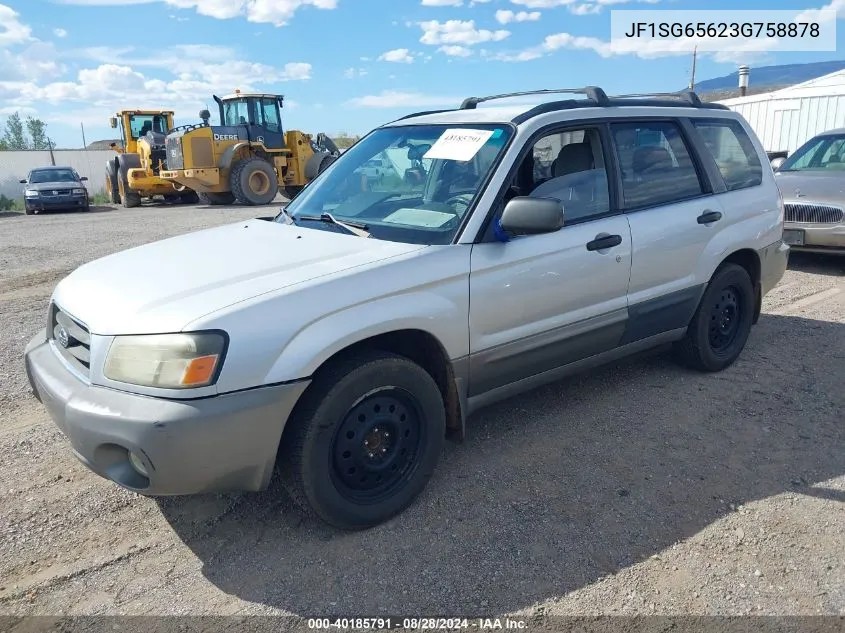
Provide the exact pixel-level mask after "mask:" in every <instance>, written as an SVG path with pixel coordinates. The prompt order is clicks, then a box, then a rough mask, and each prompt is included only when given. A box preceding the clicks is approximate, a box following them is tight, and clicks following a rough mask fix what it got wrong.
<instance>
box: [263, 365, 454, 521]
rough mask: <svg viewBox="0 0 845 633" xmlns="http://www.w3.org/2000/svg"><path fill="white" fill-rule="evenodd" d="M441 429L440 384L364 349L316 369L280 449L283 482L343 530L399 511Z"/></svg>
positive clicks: (431, 459)
mask: <svg viewBox="0 0 845 633" xmlns="http://www.w3.org/2000/svg"><path fill="white" fill-rule="evenodd" d="M445 433H446V415H445V409H444V406H443V399H442V397H441V394H440V390H439V389H438V387H437V384H436V383H435V382H434V379H433V378H432V377H431V376H430V375H429V374H428V372H426V371H425V370H424V369H423V368H422V367H420V366H419V365H417V364H415V363H413V362H411V361H410V360H408V359H406V358H404V357H401V356H397V355H394V354H387V353H383V352H365V353H361V354H357V355H355V356H351V357H349V358H347V359H345V360H343V361H340V362H335V363H333V364H331V365H329V366H327V367H325V368H323V369H321V370H319V371H318V372H317V375H316V376H315V378H314V382H313V383H312V384H311V386H310V387H309V389H308V391H307V392H306V393H305V394H304V396H303V399H302V401H301V402H300V403H299V404H298V405H297V408H296V410H295V412H294V414H293V417H292V418H291V420H290V422H289V426H288V429H287V430H286V432H285V436H284V438H283V440H282V446H281V449H280V460H279V464H280V469H281V472H282V477H283V482H284V485H285V487H286V488H287V489H288V491H289V492H290V494H291V497H292V498H293V499H294V500H295V501H296V503H297V504H298V505H299V506H300V507H302V508H303V509H304V510H305V511H306V512H309V513H313V514H316V515H317V516H318V517H319V518H321V519H323V520H324V521H326V522H327V523H330V524H332V525H334V526H337V527H340V528H345V529H363V528H367V527H371V526H373V525H376V524H378V523H381V522H383V521H386V520H387V519H389V518H390V517H392V516H394V515H396V514H398V513H399V512H401V511H402V510H404V509H405V508H406V507H407V506H409V505H410V504H411V503H412V502H413V501H414V499H416V497H417V496H418V495H419V494H420V492H421V491H422V490H423V489H424V488H425V486H426V484H427V483H428V480H429V479H430V477H431V474H432V472H433V471H434V468H435V466H436V465H437V462H438V459H439V457H440V452H441V450H442V447H443V439H444V437H445Z"/></svg>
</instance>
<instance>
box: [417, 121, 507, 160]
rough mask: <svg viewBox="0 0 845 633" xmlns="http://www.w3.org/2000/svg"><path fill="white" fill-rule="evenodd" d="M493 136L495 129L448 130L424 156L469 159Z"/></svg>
mask: <svg viewBox="0 0 845 633" xmlns="http://www.w3.org/2000/svg"><path fill="white" fill-rule="evenodd" d="M491 136H493V130H464V129H461V128H457V129H451V130H446V131H445V132H443V134H442V135H441V136H440V138H439V139H437V142H436V143H435V144H434V145H432V146H431V149H430V150H428V151H427V152H426V153H425V156H423V158H440V159H443V160H459V161H468V160H472V157H473V156H475V155H476V154H477V153H478V150H480V149H481V148H482V147H483V146H484V144H485V143H486V142H487V141H488V140H489V139H490V137H491Z"/></svg>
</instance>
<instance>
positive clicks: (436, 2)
mask: <svg viewBox="0 0 845 633" xmlns="http://www.w3.org/2000/svg"><path fill="white" fill-rule="evenodd" d="M462 4H463V2H462V1H461V0H422V5H423V6H424V7H459V6H461V5H462Z"/></svg>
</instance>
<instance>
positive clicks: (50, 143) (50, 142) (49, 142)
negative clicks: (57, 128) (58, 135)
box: [47, 136, 56, 167]
mask: <svg viewBox="0 0 845 633" xmlns="http://www.w3.org/2000/svg"><path fill="white" fill-rule="evenodd" d="M47 147H49V148H50V164H51V165H52V166H53V167H55V166H56V157H55V156H54V155H53V139H51V138H50V137H49V136H48V137H47Z"/></svg>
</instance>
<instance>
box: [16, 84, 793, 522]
mask: <svg viewBox="0 0 845 633" xmlns="http://www.w3.org/2000/svg"><path fill="white" fill-rule="evenodd" d="M562 92H565V91H562ZM579 92H582V93H583V94H584V95H585V98H583V99H578V100H573V99H571V98H567V99H566V100H564V101H555V102H551V103H544V104H542V105H539V106H536V107H531V106H508V107H487V108H482V109H477V108H476V106H477V105H478V103H480V102H481V101H483V99H481V100H479V99H469V100H467V101H466V102H465V103H464V104H463V105H462V107H461V108H458V109H454V110H448V111H442V112H435V113H432V112H429V113H419V114H416V115H410V116H408V117H405V118H403V119H401V120H398V121H395V122H392V123H389V124H387V125H384V126H382V127H380V128H378V129H376V130H374V131H373V132H371V133H370V134H369V135H367V136H366V137H365V138H364V139H363V140H361V141H360V142H358V143H357V144H356V145H355V146H354V147H352V148H351V149H350V150H349V151H347V152H345V153H344V154H343V155H342V156H341V157H340V158H339V159H338V160H337V161H336V162H335V163H334V164H333V165H332V167H331V169H328V170H326V171H325V172H323V173H322V174H321V175H320V176H318V177H317V178H316V179H315V180H314V181H312V183H311V184H310V185H309V186H308V187H307V188H306V189H305V190H303V192H302V193H301V194H300V195H299V196H297V197H296V199H294V200H293V201H292V202H290V204H289V205H288V206H287V207H286V208H283V209H282V211H281V212H280V214H279V215H278V216H277V217H276V218H274V219H271V220H270V221H266V220H261V219H255V220H251V221H247V222H238V223H236V224H231V225H228V226H223V227H218V228H213V229H209V230H205V231H200V232H196V233H190V234H188V235H183V236H180V237H175V238H171V239H167V240H164V241H161V242H156V243H152V244H148V245H145V246H141V247H139V248H133V249H131V250H128V251H125V252H121V253H117V254H114V255H110V256H108V257H105V258H103V259H99V260H96V261H93V262H91V263H88V264H86V265H85V266H83V267H81V268H79V269H77V270H76V271H75V272H73V273H71V274H70V275H69V276H68V277H66V278H65V279H64V280H62V281H61V282H60V283H59V284H58V286H57V287H56V289H55V291H54V293H53V296H52V298H51V300H50V303H49V309H48V315H47V317H46V321H47V323H49V328H48V329H46V330H45V331H43V332H41V333H40V334H38V335H37V336H36V337H35V338H33V340H32V341H31V342H30V343H29V345H28V347H27V349H26V352H25V357H26V368H27V372H28V375H29V377H30V381H31V384H32V388H33V391H34V393H35V394H36V396H37V397H38V398H39V399H40V400H41V402H42V403H43V404H44V405H45V406H46V408H47V410H48V411H49V412H50V415H51V416H52V418H53V419H54V420H55V421H56V423H57V424H58V426H59V427H60V428H61V430H62V431H63V432H64V433H65V434H66V436H67V437H68V438H69V439H70V443H71V444H72V446H73V449H74V452H75V454H76V455H77V456H78V457H79V458H80V459H81V460H82V461H83V462H84V463H85V464H86V465H87V466H88V467H90V468H91V469H92V470H93V471H95V472H96V473H99V474H100V475H101V476H103V477H106V478H108V479H110V480H112V481H114V482H116V483H118V484H120V485H122V486H124V487H126V488H128V489H130V490H134V491H137V492H139V493H141V494H146V495H170V494H190V493H200V492H210V491H223V490H253V491H254V490H261V489H263V488H265V487H266V486H267V485H268V484H269V483H270V480H271V475H272V473H273V472H274V468H275V467H276V466H278V468H279V471H280V473H281V481H282V482H283V484H284V485H285V486H286V487H287V488H288V490H289V491H290V492H291V496H292V497H293V499H295V500H296V502H297V503H298V504H299V505H300V506H301V507H302V508H304V509H305V510H306V511H308V512H311V513H313V514H315V515H316V516H318V517H320V518H322V519H323V520H325V521H327V522H329V523H331V524H333V525H335V526H339V527H342V528H350V529H356V528H364V527H367V526H372V525H374V524H377V523H379V522H382V521H384V520H386V519H388V518H390V517H392V516H394V515H396V514H397V513H399V512H400V511H401V510H402V509H404V508H405V507H407V506H408V505H409V504H410V503H411V502H412V501H413V500H414V499H415V498H416V497H417V495H418V494H419V493H420V491H422V490H423V488H424V487H425V486H426V483H427V481H428V480H429V478H430V477H431V474H432V472H433V471H434V469H435V466H436V464H437V462H438V458H439V456H440V453H441V448H442V446H443V442H444V438H445V437H446V436H447V435H450V436H452V437H455V438H461V437H463V430H464V425H465V420H466V419H467V417H468V416H469V415H470V414H471V413H473V412H474V411H477V410H478V409H480V408H481V407H483V406H485V405H488V404H490V403H492V402H494V401H496V400H499V399H501V398H505V397H508V396H510V395H512V394H515V393H518V392H521V391H524V390H526V389H530V388H532V387H536V386H538V385H541V384H544V383H547V382H550V381H553V380H556V379H559V378H561V377H562V376H565V375H567V374H569V373H572V372H575V371H578V370H582V369H585V368H587V367H592V366H595V365H598V364H600V363H605V362H608V361H612V360H615V359H619V358H621V357H624V356H627V355H630V354H634V353H636V352H639V351H642V350H645V349H648V348H652V347H655V346H659V345H663V344H673V345H674V347H675V353H676V355H677V357H678V359H679V360H680V361H682V362H683V363H685V364H686V365H688V366H690V367H693V368H695V369H697V370H700V371H704V372H717V371H720V370H723V369H725V368H726V367H729V366H730V365H731V364H732V363H734V361H736V359H737V358H738V357H739V355H740V353H741V352H742V350H743V348H744V347H745V344H746V341H747V340H748V337H749V334H750V332H751V328H752V325H753V324H754V323H756V322H757V319H758V317H759V315H760V306H761V301H762V298H763V297H764V296H765V295H766V293H768V292H769V291H770V290H771V289H772V288H773V287H774V286H775V284H777V283H778V281H779V280H780V279H781V277H782V275H783V273H784V270H785V268H786V265H787V259H788V254H789V248H788V247H787V246H785V245H784V244H783V242H782V239H781V234H782V229H783V206H782V200H781V196H780V194H779V192H778V189H777V186H776V185H775V181H774V175H773V172H772V170H771V169H770V168H768V165H766V168H765V169H763V165H764V164H765V161H766V160H767V158H766V154H765V152H764V150H763V148H762V146H761V145H760V143H759V141H758V140H757V139H756V137H755V136H754V134H753V132H752V131H751V130H750V129H749V127H748V125H747V124H746V123H745V122H744V120H743V119H742V118H741V117H740V116H739V115H737V114H735V113H733V112H731V111H730V110H727V109H726V108H724V107H722V106H719V105H716V104H707V103H702V102H701V101H700V100H699V99H698V98H697V97H696V96H695V95H694V94H693V93H688V94H684V95H682V96H681V98H677V99H673V98H645V97H637V98H609V97H608V96H607V95H606V94H605V93H604V92H603V91H602V90H600V89H598V88H590V89H585V90H583V91H579ZM543 94H546V93H543ZM548 137H554V139H555V145H554V146H555V147H556V148H559V149H558V150H557V156H556V158H555V160H554V164H553V166H552V168H551V173H550V177H549V178H545V177H542V178H540V180H538V179H537V177H536V174H535V170H534V168H533V167H534V162H535V148H546V147H548V146H549V145H550V143H549V142H548V140H549V139H548ZM399 148H404V149H402V150H401V151H407V153H408V156H409V159H412V160H414V161H416V162H415V163H414V164H417V163H419V165H418V166H417V169H418V170H420V182H419V183H418V182H417V179H410V178H405V179H399V178H397V179H390V180H385V183H384V184H383V185H381V186H374V185H373V183H363V182H362V179H361V177H360V169H361V168H362V167H363V166H364V165H366V164H367V163H368V162H369V161H371V160H374V159H375V157H378V156H379V155H381V153H382V152H383V151H385V150H387V151H393V152H396V151H400V149H399ZM356 187H357V189H356ZM180 271H181V272H182V273H185V274H177V273H179V272H180ZM186 271H189V273H190V274H187V273H186ZM667 405H668V406H671V404H670V403H667ZM525 432H526V433H530V432H531V429H530V427H526V429H525Z"/></svg>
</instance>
